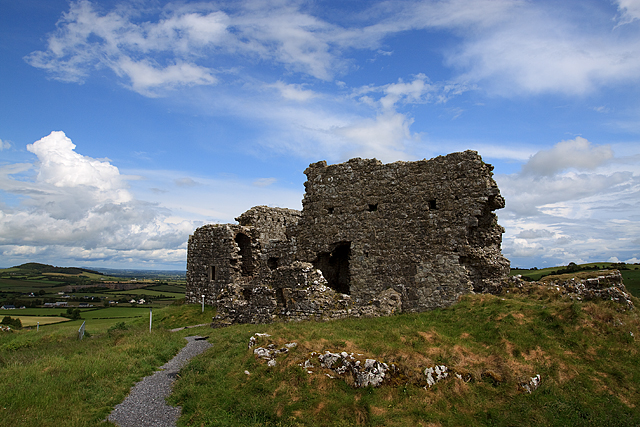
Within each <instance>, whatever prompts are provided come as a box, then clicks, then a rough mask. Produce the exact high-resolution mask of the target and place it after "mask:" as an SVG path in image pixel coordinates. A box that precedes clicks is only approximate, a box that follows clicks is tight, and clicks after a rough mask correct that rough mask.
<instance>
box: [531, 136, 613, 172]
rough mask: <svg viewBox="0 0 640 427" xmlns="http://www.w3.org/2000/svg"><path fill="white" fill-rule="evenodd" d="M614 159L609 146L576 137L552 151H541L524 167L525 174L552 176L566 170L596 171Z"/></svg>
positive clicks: (561, 143) (557, 145)
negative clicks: (594, 144) (596, 144)
mask: <svg viewBox="0 0 640 427" xmlns="http://www.w3.org/2000/svg"><path fill="white" fill-rule="evenodd" d="M611 158H613V151H612V150H611V147H610V146H608V145H599V146H593V145H592V144H591V143H590V142H589V141H588V140H586V139H585V138H582V137H579V136H578V137H576V138H575V139H572V140H569V141H561V142H559V143H557V144H556V145H555V146H554V147H553V148H552V149H550V150H541V151H538V152H537V153H536V154H535V155H533V156H532V157H531V158H530V159H529V161H528V162H527V163H526V164H525V165H524V166H523V167H522V171H523V173H525V174H532V175H541V176H550V175H555V174H556V173H558V172H561V171H563V170H566V169H570V168H573V169H578V170H594V169H595V168H597V167H598V166H601V165H603V164H605V163H606V162H607V160H609V159H611Z"/></svg>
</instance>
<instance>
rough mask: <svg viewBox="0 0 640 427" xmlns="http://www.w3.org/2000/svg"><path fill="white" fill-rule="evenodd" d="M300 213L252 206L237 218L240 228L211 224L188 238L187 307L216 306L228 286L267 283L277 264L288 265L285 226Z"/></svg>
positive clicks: (292, 223) (290, 256) (290, 252)
mask: <svg viewBox="0 0 640 427" xmlns="http://www.w3.org/2000/svg"><path fill="white" fill-rule="evenodd" d="M299 218H300V212H299V211H296V210H293V209H284V208H269V207H266V206H256V207H254V208H251V209H250V210H248V211H247V212H245V213H243V214H242V215H241V216H239V217H238V218H236V220H237V221H238V222H239V223H240V224H239V225H233V224H210V225H205V226H203V227H200V228H198V229H197V230H196V231H195V232H194V234H193V235H191V236H189V243H188V248H187V253H188V255H187V290H186V301H187V302H188V303H199V302H201V301H202V300H201V298H202V295H205V303H207V304H211V305H216V304H218V297H219V294H220V293H221V292H222V291H225V290H226V287H227V286H228V285H229V284H230V283H236V284H239V285H242V286H245V287H246V286H253V285H255V284H258V283H261V282H262V281H264V280H266V279H267V278H268V277H269V276H270V273H271V270H274V269H275V268H277V266H278V264H281V263H287V264H289V263H291V262H293V257H294V254H293V249H292V246H291V242H290V240H289V239H288V237H287V234H286V230H287V227H291V226H295V224H296V223H297V222H298V219H299Z"/></svg>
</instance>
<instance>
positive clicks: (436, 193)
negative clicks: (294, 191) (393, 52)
mask: <svg viewBox="0 0 640 427" xmlns="http://www.w3.org/2000/svg"><path fill="white" fill-rule="evenodd" d="M491 170H492V167H491V166H490V165H487V164H485V163H484V162H483V161H482V159H481V158H480V156H479V155H478V154H477V153H476V152H474V151H466V152H463V153H453V154H449V155H447V156H440V157H437V158H434V159H431V160H423V161H418V162H396V163H391V164H382V163H381V162H379V161H377V160H363V159H352V160H349V161H348V162H346V163H342V164H337V165H331V166H327V165H326V163H325V162H319V163H315V164H312V165H310V166H309V168H308V169H307V170H306V171H305V174H306V175H307V182H306V183H305V190H306V193H305V196H304V200H303V211H302V212H303V213H302V218H301V220H300V222H299V224H298V233H297V236H298V248H297V249H298V252H297V254H298V255H297V256H298V259H301V260H305V261H309V262H313V263H314V265H316V267H318V268H320V269H321V270H322V271H323V273H325V277H326V278H327V280H328V281H329V286H331V287H332V288H334V289H336V290H339V291H341V292H343V293H348V294H350V295H351V296H352V298H355V299H356V301H359V302H362V303H365V302H366V301H368V300H371V299H372V298H374V297H375V296H376V295H377V294H379V293H380V292H382V291H384V290H385V289H389V288H392V289H395V290H396V291H397V292H398V293H400V294H401V295H402V310H403V311H422V310H426V309H430V308H435V307H442V306H447V305H450V304H453V303H454V302H456V301H457V299H458V298H459V296H460V295H462V294H466V293H469V292H470V291H471V290H473V289H475V290H476V291H483V290H484V289H485V288H486V287H487V286H490V284H491V283H492V281H497V280H499V279H500V278H502V277H503V276H505V275H506V274H508V271H509V262H508V260H507V259H505V258H504V257H503V256H502V254H501V251H500V243H501V240H502V233H503V232H504V230H503V228H502V227H500V226H499V225H498V223H497V218H496V216H495V214H494V213H493V211H494V210H495V209H498V208H502V207H504V200H503V199H502V197H501V196H500V192H499V190H498V187H497V185H496V183H495V181H494V180H493V178H492V174H491ZM345 283H348V285H345Z"/></svg>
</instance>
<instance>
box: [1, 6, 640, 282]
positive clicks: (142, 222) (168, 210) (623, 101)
mask: <svg viewBox="0 0 640 427" xmlns="http://www.w3.org/2000/svg"><path fill="white" fill-rule="evenodd" d="M639 83H640V0H611V1H607V0H603V1H591V0H586V1H585V0H583V1H564V2H557V1H520V0H491V1H489V0H484V1H483V0H475V1H470V0H448V1H447V0H441V1H430V0H425V1H383V2H376V1H360V0H342V1H302V0H301V1H287V0H275V1H259V0H247V1H217V2H214V1H211V2H209V1H203V2H188V1H185V2H162V1H144V0H135V1H131V0H130V1H126V2H121V1H111V0H109V1H104V0H102V1H100V2H98V1H88V0H81V1H71V2H69V1H60V0H21V1H13V0H0V100H1V102H0V253H1V254H2V255H1V257H0V267H9V266H12V265H17V264H20V263H23V262H29V261H37V262H44V263H50V264H55V265H74V266H98V267H99V266H103V267H122V268H157V269H172V268H176V269H180V268H184V267H185V265H186V242H187V239H188V236H189V234H190V233H192V232H193V230H194V229H195V228H196V227H198V226H200V225H202V224H205V223H212V222H222V223H226V222H233V221H234V218H235V217H237V216H239V215H240V214H241V213H242V212H244V211H245V210H247V209H248V208H250V207H252V206H255V205H270V206H281V207H289V208H294V209H300V208H301V200H302V196H303V192H304V187H303V183H304V181H305V176H304V174H303V171H304V169H305V168H306V167H307V165H308V164H309V163H312V162H316V161H318V160H327V161H328V162H329V163H337V162H342V161H346V160H348V159H349V158H352V157H363V158H370V157H376V158H378V159H381V160H383V161H385V162H391V161H397V160H416V159H422V158H431V157H435V156H437V155H441V154H447V153H450V152H455V151H462V150H467V149H472V150H477V151H478V152H479V153H480V154H481V155H482V156H483V159H484V160H485V161H486V162H488V163H491V164H493V165H494V166H495V170H494V173H495V176H494V177H495V179H496V181H497V182H498V185H499V187H500V189H501V192H502V194H503V196H504V197H505V199H506V203H507V206H506V208H505V209H502V210H500V211H498V212H497V213H498V216H499V222H500V224H501V225H503V226H504V227H505V229H506V233H505V234H504V236H503V252H504V254H505V255H506V256H507V257H508V258H509V259H510V260H511V263H512V266H520V267H533V266H538V267H544V266H552V265H560V264H567V263H569V262H578V263H580V262H589V261H607V260H611V261H625V262H640V84H639Z"/></svg>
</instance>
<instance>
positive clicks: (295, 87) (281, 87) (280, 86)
mask: <svg viewBox="0 0 640 427" xmlns="http://www.w3.org/2000/svg"><path fill="white" fill-rule="evenodd" d="M268 86H269V87H273V88H275V89H277V90H278V91H279V92H280V95H281V96H282V97H283V98H284V99H287V100H290V101H298V102H304V101H308V100H310V99H313V98H315V97H317V96H318V94H317V93H315V92H314V91H312V90H308V89H303V87H304V86H303V85H299V84H286V83H284V82H282V81H278V82H276V83H274V84H272V85H268Z"/></svg>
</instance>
